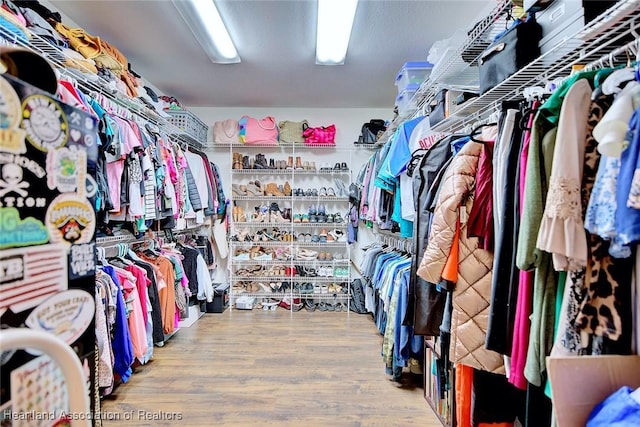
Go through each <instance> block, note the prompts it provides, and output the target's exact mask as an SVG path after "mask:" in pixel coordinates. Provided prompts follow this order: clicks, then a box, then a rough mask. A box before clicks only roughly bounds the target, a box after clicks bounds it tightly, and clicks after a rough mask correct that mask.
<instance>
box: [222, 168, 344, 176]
mask: <svg viewBox="0 0 640 427" xmlns="http://www.w3.org/2000/svg"><path fill="white" fill-rule="evenodd" d="M231 173H232V174H233V175H294V174H295V175H350V174H351V171H350V170H342V169H340V170H333V169H331V170H315V169H314V170H293V169H233V170H232V171H231Z"/></svg>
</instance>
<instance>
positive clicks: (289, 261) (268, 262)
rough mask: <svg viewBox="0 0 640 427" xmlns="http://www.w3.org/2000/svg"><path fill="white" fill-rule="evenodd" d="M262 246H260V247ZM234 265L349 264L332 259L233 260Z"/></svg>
mask: <svg viewBox="0 0 640 427" xmlns="http://www.w3.org/2000/svg"><path fill="white" fill-rule="evenodd" d="M260 246H262V245H260ZM233 262H234V264H237V265H288V266H296V265H311V266H313V265H325V266H336V267H341V266H345V265H348V264H349V260H348V259H338V260H336V259H334V260H330V261H323V260H319V259H314V260H309V259H270V260H261V259H255V258H252V259H234V260H233Z"/></svg>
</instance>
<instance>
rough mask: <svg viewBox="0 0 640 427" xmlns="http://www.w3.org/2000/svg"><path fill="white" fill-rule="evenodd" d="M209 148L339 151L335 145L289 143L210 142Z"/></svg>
mask: <svg viewBox="0 0 640 427" xmlns="http://www.w3.org/2000/svg"><path fill="white" fill-rule="evenodd" d="M207 146H208V147H211V148H232V149H245V148H274V149H278V148H281V149H286V150H291V149H292V148H293V149H294V150H316V149H321V150H327V149H338V147H337V146H336V145H335V144H314V145H306V144H300V143H297V144H292V143H288V142H281V143H279V144H276V145H274V144H230V143H220V142H213V141H209V143H208V145H207Z"/></svg>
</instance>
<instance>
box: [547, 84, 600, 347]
mask: <svg viewBox="0 0 640 427" xmlns="http://www.w3.org/2000/svg"><path fill="white" fill-rule="evenodd" d="M611 102H612V97H610V96H605V95H603V96H600V97H598V98H597V99H595V100H594V101H592V102H591V108H590V110H589V119H588V120H587V128H588V129H587V140H586V142H585V152H584V163H583V170H582V186H581V188H582V190H581V192H582V216H583V217H584V216H585V215H586V211H587V205H588V204H589V198H590V197H591V190H592V189H593V185H594V183H595V180H596V172H597V171H598V165H599V163H600V153H599V152H598V150H597V147H598V142H597V141H596V140H595V138H594V137H593V128H594V127H595V126H596V125H597V124H598V123H599V122H600V120H601V119H602V116H603V115H604V113H605V111H606V110H608V109H609V107H610V106H611ZM585 233H586V234H587V242H588V244H589V247H590V256H589V257H588V259H589V260H590V262H588V265H587V267H585V268H581V269H578V270H576V271H569V272H568V274H567V284H566V286H569V287H570V289H569V292H567V293H565V295H566V298H567V299H568V301H565V302H564V304H567V312H566V315H567V319H566V320H567V321H568V322H566V325H567V327H566V329H565V330H564V331H559V333H560V334H561V335H560V342H561V343H562V345H563V347H565V348H566V349H567V350H569V351H570V352H571V353H581V352H583V351H584V350H583V344H582V342H581V341H582V340H581V338H580V332H581V331H582V330H583V329H584V328H582V327H580V326H581V323H578V318H580V319H581V321H582V318H581V317H580V316H581V308H582V307H583V306H584V303H585V298H586V297H587V289H588V288H589V285H590V284H591V282H592V280H591V279H587V281H586V283H585V278H587V277H589V278H591V277H593V274H596V275H598V274H599V268H600V264H595V263H594V262H593V255H594V252H593V249H594V245H597V241H596V240H595V239H594V237H597V236H592V235H591V234H590V233H589V232H588V231H586V230H585ZM588 272H590V273H589V274H587V273H588ZM561 323H563V322H561Z"/></svg>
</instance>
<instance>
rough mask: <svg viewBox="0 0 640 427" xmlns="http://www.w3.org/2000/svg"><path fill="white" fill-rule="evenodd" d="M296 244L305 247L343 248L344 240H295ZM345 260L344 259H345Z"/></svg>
mask: <svg viewBox="0 0 640 427" xmlns="http://www.w3.org/2000/svg"><path fill="white" fill-rule="evenodd" d="M295 243H296V245H298V246H304V247H306V248H344V244H345V243H346V242H327V243H316V242H311V243H307V242H300V241H297V242H295ZM345 261H346V260H345Z"/></svg>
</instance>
